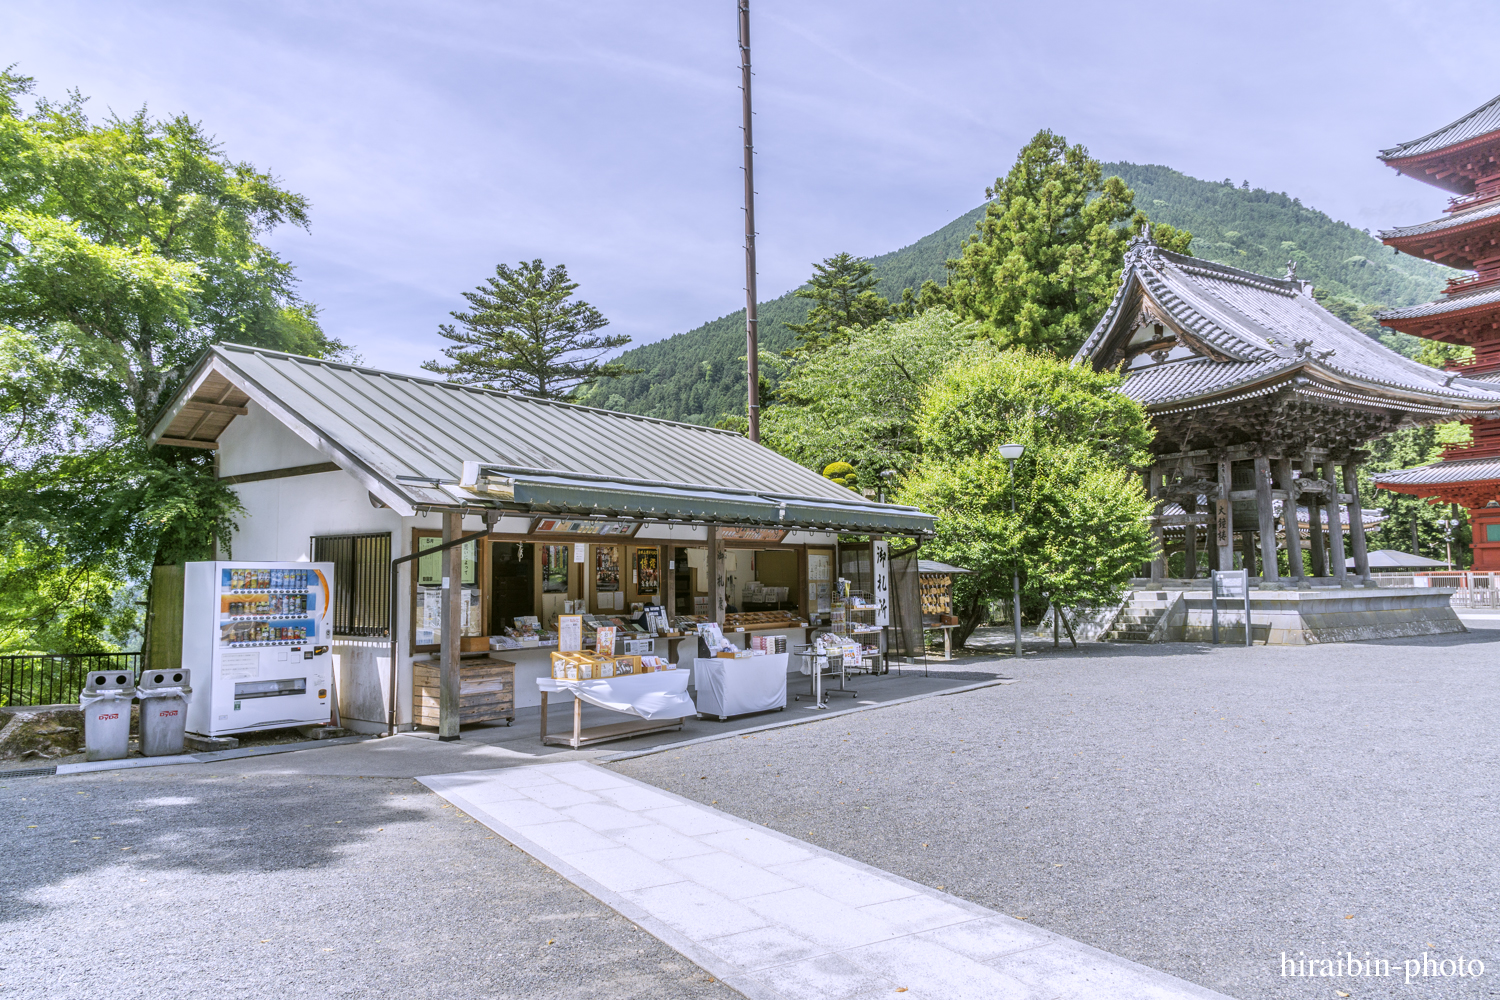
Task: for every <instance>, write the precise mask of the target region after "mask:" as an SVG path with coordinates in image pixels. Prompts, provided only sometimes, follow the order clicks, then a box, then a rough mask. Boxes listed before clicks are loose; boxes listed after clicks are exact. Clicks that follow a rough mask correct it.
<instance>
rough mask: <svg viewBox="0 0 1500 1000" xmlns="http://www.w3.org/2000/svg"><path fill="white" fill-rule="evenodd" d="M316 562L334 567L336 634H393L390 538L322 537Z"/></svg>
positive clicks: (318, 540)
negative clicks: (328, 563)
mask: <svg viewBox="0 0 1500 1000" xmlns="http://www.w3.org/2000/svg"><path fill="white" fill-rule="evenodd" d="M312 558H313V562H331V563H333V634H334V635H357V636H388V635H390V634H391V624H390V623H391V536H390V533H389V532H386V533H382V534H371V535H321V536H318V537H315V538H313V540H312Z"/></svg>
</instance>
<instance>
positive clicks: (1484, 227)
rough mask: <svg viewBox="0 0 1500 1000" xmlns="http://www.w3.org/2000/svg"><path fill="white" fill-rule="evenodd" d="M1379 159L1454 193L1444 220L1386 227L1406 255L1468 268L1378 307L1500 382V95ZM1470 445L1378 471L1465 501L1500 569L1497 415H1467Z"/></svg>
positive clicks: (1477, 549)
mask: <svg viewBox="0 0 1500 1000" xmlns="http://www.w3.org/2000/svg"><path fill="white" fill-rule="evenodd" d="M1380 159H1381V160H1383V161H1384V162H1385V163H1386V165H1387V166H1390V167H1394V168H1395V169H1396V170H1398V171H1399V172H1401V173H1402V174H1405V175H1407V176H1411V177H1415V178H1417V179H1418V180H1422V181H1426V182H1427V183H1428V184H1432V185H1433V186H1435V187H1440V188H1442V189H1443V190H1445V191H1451V192H1452V193H1453V195H1454V197H1453V198H1451V199H1450V200H1449V202H1448V208H1447V210H1446V211H1445V213H1444V216H1443V218H1441V219H1437V220H1434V221H1432V222H1424V223H1422V224H1421V225H1416V226H1404V227H1402V228H1399V229H1391V230H1387V231H1386V232H1383V233H1381V234H1380V238H1381V240H1383V241H1384V242H1385V243H1386V244H1387V245H1389V246H1392V247H1395V248H1396V249H1397V250H1398V251H1400V252H1401V253H1407V254H1411V255H1412V256H1414V257H1421V258H1422V259H1424V260H1431V261H1436V262H1437V263H1439V264H1446V265H1448V266H1450V267H1454V268H1457V269H1459V270H1461V271H1467V272H1472V273H1469V274H1465V275H1463V276H1461V277H1455V278H1453V279H1451V280H1449V282H1448V287H1447V288H1446V289H1444V290H1443V297H1442V298H1441V299H1440V300H1438V301H1436V302H1428V303H1426V304H1424V305H1419V306H1411V307H1408V308H1405V309H1393V310H1390V311H1388V312H1384V313H1381V314H1380V316H1379V319H1380V322H1381V323H1383V324H1384V325H1386V326H1388V327H1390V328H1391V329H1393V330H1399V331H1401V332H1402V333H1409V334H1413V335H1415V336H1418V337H1426V338H1428V339H1430V340H1438V341H1442V342H1443V343H1447V344H1456V345H1459V346H1463V347H1471V348H1473V349H1474V358H1473V360H1472V361H1467V362H1455V363H1452V364H1450V365H1449V366H1448V371H1449V372H1451V373H1452V374H1453V376H1454V377H1455V378H1459V379H1463V380H1472V381H1475V382H1482V383H1488V384H1491V385H1495V384H1500V97H1496V98H1495V99H1494V100H1492V101H1490V102H1489V103H1488V104H1485V105H1484V106H1482V107H1480V108H1478V109H1476V110H1474V111H1472V112H1470V113H1469V114H1467V115H1465V116H1464V117H1462V118H1460V119H1459V120H1458V121H1456V122H1454V123H1453V124H1451V125H1447V126H1445V127H1443V128H1440V129H1438V130H1437V131H1436V132H1433V133H1431V134H1430V135H1425V136H1423V137H1422V138H1420V139H1413V140H1412V141H1411V142H1406V143H1402V144H1401V145H1399V146H1395V147H1393V148H1391V149H1387V150H1383V151H1382V152H1381V153H1380ZM1465 422H1466V423H1467V424H1468V425H1469V427H1470V430H1471V431H1472V435H1473V440H1472V442H1471V443H1470V444H1469V445H1467V446H1464V447H1456V448H1449V449H1448V450H1447V451H1445V452H1444V453H1443V458H1442V461H1439V462H1435V463H1433V464H1432V465H1427V466H1423V467H1421V468H1417V469H1397V470H1394V471H1391V472H1384V473H1379V474H1377V475H1376V476H1375V477H1374V478H1375V484H1376V485H1377V486H1379V487H1381V488H1382V489H1387V490H1392V491H1395V492H1397V493H1409V494H1412V495H1414V496H1419V497H1429V498H1431V500H1432V502H1433V503H1454V504H1462V505H1463V506H1464V507H1466V508H1468V510H1469V516H1470V520H1471V522H1472V524H1473V528H1474V566H1473V568H1474V569H1476V570H1486V571H1494V570H1500V420H1493V419H1471V420H1468V421H1465Z"/></svg>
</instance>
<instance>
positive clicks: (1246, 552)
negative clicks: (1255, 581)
mask: <svg viewBox="0 0 1500 1000" xmlns="http://www.w3.org/2000/svg"><path fill="white" fill-rule="evenodd" d="M1240 545H1241V552H1242V553H1243V555H1242V557H1241V558H1242V560H1243V562H1244V564H1245V565H1244V568H1245V572H1246V573H1247V574H1249V575H1250V576H1258V575H1259V574H1257V573H1256V572H1255V532H1253V531H1242V532H1240Z"/></svg>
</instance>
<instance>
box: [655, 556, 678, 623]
mask: <svg viewBox="0 0 1500 1000" xmlns="http://www.w3.org/2000/svg"><path fill="white" fill-rule="evenodd" d="M663 551H664V552H665V553H666V557H665V558H662V559H658V560H657V563H656V565H657V573H658V576H659V580H660V587H661V591H660V594H661V603H662V607H664V608H666V609H667V620H668V621H669V622H670V621H671V619H672V616H673V615H675V614H677V569H676V566H677V546H676V545H675V544H674V543H673V542H672V540H671V539H670V538H668V539H667V542H666V545H665V546H663Z"/></svg>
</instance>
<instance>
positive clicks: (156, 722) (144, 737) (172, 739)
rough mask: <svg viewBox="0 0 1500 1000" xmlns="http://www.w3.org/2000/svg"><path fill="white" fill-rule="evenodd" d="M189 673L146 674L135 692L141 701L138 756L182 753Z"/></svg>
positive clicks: (152, 671) (178, 671) (159, 671)
mask: <svg viewBox="0 0 1500 1000" xmlns="http://www.w3.org/2000/svg"><path fill="white" fill-rule="evenodd" d="M191 679H192V672H191V671H190V670H187V669H179V670H147V671H146V672H144V673H143V674H141V683H140V687H138V688H137V689H136V693H137V695H138V696H139V697H140V699H141V753H143V754H145V755H146V756H147V757H163V756H165V755H167V754H174V753H182V734H183V731H184V729H185V727H186V726H187V706H188V696H189V695H191V694H192V693H193V689H192V688H191V687H189V686H188V683H189V681H190V680H191Z"/></svg>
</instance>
